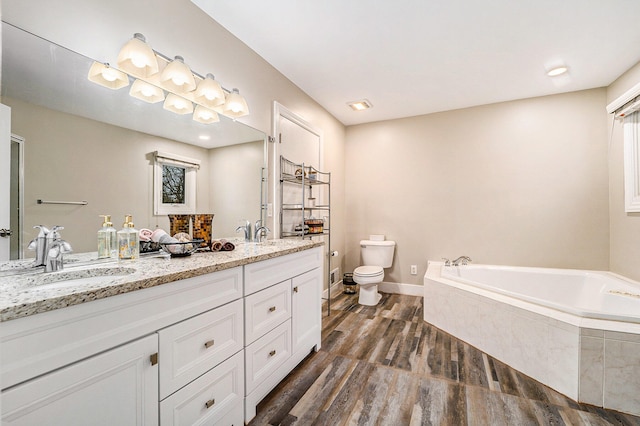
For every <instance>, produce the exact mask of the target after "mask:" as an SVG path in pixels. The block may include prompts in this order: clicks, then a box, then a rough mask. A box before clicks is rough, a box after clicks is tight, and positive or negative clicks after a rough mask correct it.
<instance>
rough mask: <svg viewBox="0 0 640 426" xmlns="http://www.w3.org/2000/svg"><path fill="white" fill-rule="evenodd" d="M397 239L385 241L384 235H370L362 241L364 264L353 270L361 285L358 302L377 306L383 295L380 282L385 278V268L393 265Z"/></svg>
mask: <svg viewBox="0 0 640 426" xmlns="http://www.w3.org/2000/svg"><path fill="white" fill-rule="evenodd" d="M395 248H396V243H395V241H385V239H384V235H370V236H369V239H368V240H362V241H360V253H361V254H362V262H363V263H364V265H363V266H359V267H357V268H356V270H355V271H353V280H354V281H355V282H356V284H359V285H360V296H359V297H358V303H359V304H361V305H367V306H375V305H377V304H378V302H379V301H380V299H381V298H382V296H381V295H380V294H379V293H378V283H381V282H382V280H383V279H384V268H389V267H391V264H392V263H393V251H394V250H395Z"/></svg>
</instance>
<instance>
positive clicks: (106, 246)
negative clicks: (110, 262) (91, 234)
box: [98, 214, 118, 259]
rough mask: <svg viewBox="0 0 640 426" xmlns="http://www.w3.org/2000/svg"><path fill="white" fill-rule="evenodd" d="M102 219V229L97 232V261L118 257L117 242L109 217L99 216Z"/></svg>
mask: <svg viewBox="0 0 640 426" xmlns="http://www.w3.org/2000/svg"><path fill="white" fill-rule="evenodd" d="M100 217H103V218H104V222H103V223H102V228H100V229H99V230H98V259H104V258H109V257H110V258H113V259H115V258H116V257H117V256H118V242H117V239H116V238H117V237H116V228H114V227H113V223H111V215H108V214H105V215H100Z"/></svg>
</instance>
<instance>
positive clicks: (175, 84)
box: [160, 56, 196, 93]
mask: <svg viewBox="0 0 640 426" xmlns="http://www.w3.org/2000/svg"><path fill="white" fill-rule="evenodd" d="M160 83H161V84H162V86H163V87H164V88H165V89H167V90H169V91H171V92H175V93H187V92H191V91H193V90H195V88H196V80H195V79H194V78H193V73H192V72H191V69H190V68H189V66H188V65H187V64H185V63H184V59H183V58H182V56H176V57H175V59H174V60H173V61H171V62H169V63H168V64H167V66H166V67H165V68H164V69H163V70H162V73H161V74H160Z"/></svg>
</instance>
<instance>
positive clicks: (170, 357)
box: [158, 300, 243, 400]
mask: <svg viewBox="0 0 640 426" xmlns="http://www.w3.org/2000/svg"><path fill="white" fill-rule="evenodd" d="M242 323H243V309H242V300H236V301H235V302H232V303H229V304H227V305H224V306H221V307H219V308H216V309H213V310H211V311H208V312H205V313H203V314H200V315H198V316H196V317H193V318H191V319H188V320H185V321H182V322H180V323H178V324H175V325H172V326H170V327H167V328H165V329H163V330H160V331H158V335H159V337H160V352H159V364H160V399H161V400H162V399H164V398H166V397H167V396H169V395H170V394H172V393H173V392H175V391H176V390H178V389H180V388H181V387H182V386H184V385H186V384H187V383H189V382H190V381H192V380H193V379H195V378H197V377H198V376H200V375H202V374H203V373H205V372H206V371H208V370H210V369H211V368H213V367H214V366H215V365H217V364H219V363H220V362H222V361H224V360H225V359H227V358H229V357H230V356H231V355H233V354H234V353H236V352H238V351H239V350H241V349H242V347H243V338H242Z"/></svg>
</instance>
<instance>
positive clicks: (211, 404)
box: [204, 399, 216, 408]
mask: <svg viewBox="0 0 640 426" xmlns="http://www.w3.org/2000/svg"><path fill="white" fill-rule="evenodd" d="M215 403H216V400H215V399H210V400H208V401H207V402H205V403H204V405H205V407H207V408H211V407H213V404H215Z"/></svg>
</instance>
